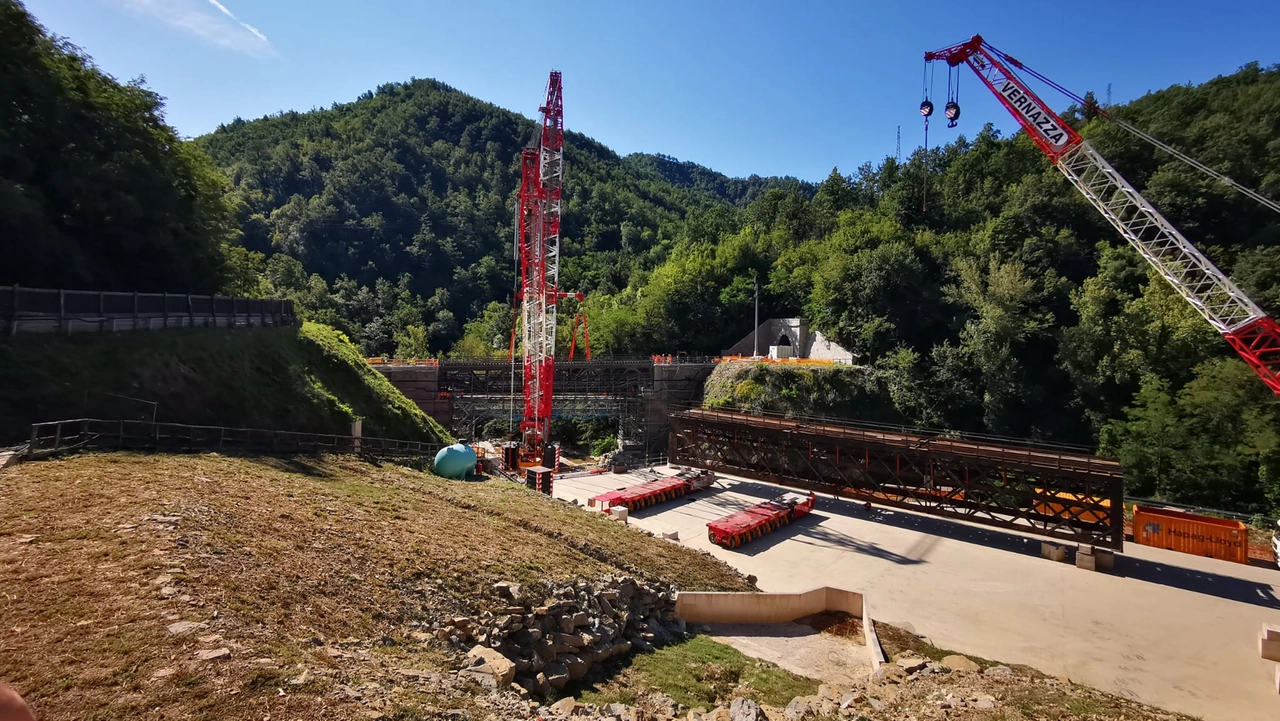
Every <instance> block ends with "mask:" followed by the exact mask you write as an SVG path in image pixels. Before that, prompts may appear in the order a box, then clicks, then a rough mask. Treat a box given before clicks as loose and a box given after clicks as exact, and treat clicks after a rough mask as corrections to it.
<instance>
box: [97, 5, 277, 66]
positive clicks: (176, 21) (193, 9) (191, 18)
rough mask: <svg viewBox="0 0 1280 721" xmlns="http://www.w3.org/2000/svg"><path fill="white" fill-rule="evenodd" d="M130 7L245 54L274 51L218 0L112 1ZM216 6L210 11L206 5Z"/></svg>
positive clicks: (265, 40)
mask: <svg viewBox="0 0 1280 721" xmlns="http://www.w3.org/2000/svg"><path fill="white" fill-rule="evenodd" d="M114 2H116V3H117V4H119V5H123V6H125V7H127V8H129V9H130V10H133V11H135V12H138V13H142V14H145V15H150V16H152V17H154V18H156V19H157V20H160V21H161V22H163V23H165V24H166V25H171V26H173V27H175V28H178V29H180V30H183V31H185V32H189V33H191V34H193V35H196V36H199V37H201V38H204V39H205V40H208V41H209V42H212V43H216V44H218V45H221V46H223V47H226V48H230V49H232V50H235V51H238V52H242V53H245V54H248V55H270V54H272V53H274V52H275V49H274V48H273V47H272V46H271V41H270V40H268V39H267V36H266V35H264V34H263V33H262V32H261V31H260V30H258V29H257V28H255V27H254V26H252V25H250V24H249V23H247V22H245V21H243V20H241V19H240V18H238V17H236V16H235V15H234V14H233V13H232V12H231V11H230V10H228V9H227V7H226V6H225V5H223V4H222V3H220V2H218V0H206V1H205V2H202V1H201V0H114ZM210 5H212V6H213V7H214V8H217V9H218V10H219V11H221V12H219V13H215V12H213V11H212V10H211V9H210V8H209V6H210Z"/></svg>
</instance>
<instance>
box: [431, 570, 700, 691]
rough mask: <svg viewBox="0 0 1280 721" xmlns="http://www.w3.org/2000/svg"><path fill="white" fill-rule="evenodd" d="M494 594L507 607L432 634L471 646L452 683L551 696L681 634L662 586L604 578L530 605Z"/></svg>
mask: <svg viewBox="0 0 1280 721" xmlns="http://www.w3.org/2000/svg"><path fill="white" fill-rule="evenodd" d="M493 590H494V592H495V593H496V594H497V595H498V596H499V598H500V599H501V600H502V601H503V602H505V603H507V604H508V605H507V606H506V607H503V608H500V609H499V610H498V612H497V613H491V612H488V611H486V612H485V613H483V614H482V615H481V617H480V618H478V619H473V618H467V617H465V616H460V617H456V618H454V619H452V621H451V622H450V623H449V624H447V625H444V626H442V627H440V628H439V630H438V631H437V635H438V636H439V638H440V639H441V640H446V641H449V642H450V643H453V644H454V645H456V646H463V647H465V646H466V645H467V644H471V645H472V647H471V649H470V651H468V652H467V656H466V661H465V664H466V665H465V666H464V667H463V668H461V669H460V670H459V671H458V677H459V678H460V679H462V680H469V681H474V682H476V683H478V684H480V685H482V686H485V687H487V688H491V689H504V688H508V687H511V685H512V684H514V685H515V686H514V688H516V689H519V692H520V693H522V695H523V694H528V695H531V696H533V697H536V698H540V699H546V698H550V697H553V696H554V695H555V693H556V692H557V691H559V690H560V689H562V688H564V686H565V684H567V683H569V682H570V681H576V680H578V679H580V678H582V677H583V676H584V675H586V673H587V671H589V670H590V669H591V667H592V666H594V665H595V664H598V663H601V662H603V661H606V660H608V659H610V658H613V657H615V656H619V655H622V654H627V653H631V652H632V651H648V650H651V649H652V647H653V644H655V643H658V644H661V643H665V642H667V641H669V640H671V639H673V638H676V637H679V636H681V635H683V633H684V623H683V622H682V621H679V620H677V619H676V617H675V605H676V604H675V592H674V591H673V590H672V589H671V587H669V586H666V585H664V584H661V583H652V582H645V581H639V580H636V579H634V578H630V577H626V576H623V577H621V578H614V577H612V576H606V577H605V578H604V579H603V580H602V581H600V582H598V583H594V584H593V583H587V582H579V583H575V584H571V585H563V586H558V587H556V588H554V589H552V591H551V593H550V594H549V597H548V598H546V599H544V600H542V601H541V602H538V603H537V604H536V605H535V604H534V603H533V602H532V600H531V599H530V598H529V595H530V594H528V593H526V592H525V590H524V589H523V588H522V587H521V586H520V585H519V584H515V583H499V584H496V585H495V586H494V589H493Z"/></svg>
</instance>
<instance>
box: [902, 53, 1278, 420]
mask: <svg viewBox="0 0 1280 721" xmlns="http://www.w3.org/2000/svg"><path fill="white" fill-rule="evenodd" d="M924 59H925V62H926V63H930V62H933V61H937V60H940V61H943V62H945V63H947V65H948V66H949V68H957V67H958V66H960V65H961V64H965V65H968V66H969V67H970V68H971V69H972V70H973V71H974V72H975V73H976V74H977V75H978V78H979V80H981V81H982V83H983V85H985V86H986V87H987V89H988V90H990V91H991V92H992V93H994V94H995V96H996V99H998V100H999V101H1000V104H1001V105H1003V106H1004V107H1005V109H1007V110H1008V111H1009V112H1010V113H1011V114H1012V115H1013V117H1014V118H1015V119H1016V120H1017V121H1018V123H1019V124H1020V125H1021V126H1022V128H1023V130H1025V131H1026V133H1027V135H1028V136H1029V137H1030V138H1031V140H1032V141H1033V142H1035V144H1036V145H1037V146H1039V148H1040V150H1042V151H1044V154H1045V155H1046V156H1048V157H1049V160H1051V161H1052V162H1053V164H1054V165H1055V166H1057V168H1058V170H1060V171H1062V174H1063V175H1065V176H1067V180H1069V181H1070V182H1071V184H1072V185H1074V186H1075V187H1076V189H1077V190H1079V191H1080V192H1081V194H1083V195H1084V197H1085V198H1086V199H1087V200H1088V201H1089V203H1090V204H1092V205H1093V207H1095V208H1097V209H1098V211H1099V212H1100V213H1102V215H1103V217H1105V218H1106V219H1107V221H1108V222H1110V223H1111V225H1113V226H1115V228H1116V230H1118V231H1119V232H1120V234H1121V235H1122V236H1124V238H1125V239H1126V240H1128V241H1129V243H1130V244H1131V245H1133V247H1134V248H1135V249H1137V251H1138V252H1139V253H1140V254H1141V255H1142V257H1144V258H1146V259H1147V261H1148V262H1149V263H1151V265H1152V266H1153V267H1154V268H1155V269H1156V271H1157V272H1159V273H1160V275H1161V276H1162V277H1163V278H1164V279H1165V280H1167V281H1168V282H1169V284H1170V285H1172V286H1173V288H1174V290H1176V291H1177V292H1178V294H1179V295H1181V296H1182V297H1183V298H1184V299H1186V301H1187V302H1188V303H1190V304H1191V305H1192V306H1194V307H1195V309H1196V310H1197V311H1199V313H1200V314H1201V315H1202V316H1204V317H1205V319H1206V320H1208V321H1209V323H1210V324H1212V325H1213V327H1214V328H1215V329H1216V330H1217V331H1218V332H1219V333H1221V334H1222V337H1223V338H1225V339H1226V340H1227V342H1228V343H1230V344H1231V346H1232V347H1233V348H1234V349H1235V350H1236V352H1237V353H1239V354H1240V357H1241V358H1242V359H1243V360H1244V361H1245V363H1247V364H1248V365H1249V367H1250V368H1252V369H1253V370H1254V372H1255V373H1257V374H1258V376H1259V377H1260V378H1262V381H1263V382H1264V383H1266V384H1267V386H1268V387H1269V388H1271V390H1272V391H1273V392H1274V393H1276V394H1277V395H1280V326H1277V325H1276V322H1275V321H1274V320H1273V319H1272V318H1270V317H1269V316H1268V315H1267V314H1266V313H1265V312H1263V310H1262V309H1261V308H1259V307H1258V305H1257V304H1256V303H1254V302H1253V301H1252V300H1250V299H1249V297H1248V296H1246V295H1245V294H1244V293H1243V292H1242V291H1241V290H1240V289H1239V288H1237V287H1236V285H1235V283H1233V282H1231V279H1230V278H1228V277H1227V276H1226V275H1225V274H1224V273H1223V272H1222V271H1220V270H1218V268H1216V267H1215V266H1214V265H1213V263H1211V262H1210V261H1209V259H1208V258H1206V257H1205V255H1204V254H1203V253H1201V252H1200V250H1199V249H1197V248H1196V247H1195V246H1194V245H1192V244H1191V242H1190V241H1189V240H1187V239H1186V238H1185V237H1183V235H1182V234H1181V233H1179V232H1178V230H1177V229H1176V228H1174V227H1173V225H1171V224H1170V223H1169V221H1168V220H1165V218H1164V216H1162V215H1161V214H1160V212H1159V211H1157V210H1156V209H1155V207H1154V206H1153V205H1151V203H1149V202H1148V201H1147V200H1146V198H1143V197H1142V195H1141V194H1140V193H1138V191H1137V190H1135V189H1134V187H1133V186H1132V185H1130V184H1129V182H1128V181H1127V180H1125V179H1124V178H1123V177H1121V175H1120V173H1118V172H1116V169H1115V168H1113V167H1112V166H1111V164H1110V163H1108V162H1107V161H1106V159H1105V158H1103V157H1102V156H1101V155H1100V154H1099V153H1098V151H1097V150H1095V149H1094V148H1093V146H1091V145H1090V144H1089V142H1088V141H1087V140H1085V139H1084V138H1082V137H1080V134H1079V133H1077V132H1076V131H1075V130H1074V129H1073V128H1072V127H1071V126H1070V125H1068V124H1067V123H1066V122H1064V121H1063V120H1062V118H1061V117H1059V116H1058V115H1057V114H1056V113H1054V112H1053V111H1052V110H1050V109H1049V107H1048V106H1047V105H1046V104H1045V103H1044V101H1042V100H1041V99H1040V98H1039V96H1037V95H1036V94H1035V93H1034V92H1032V91H1031V89H1030V88H1028V87H1027V85H1026V83H1025V82H1023V81H1022V79H1021V78H1020V77H1018V74H1017V73H1018V71H1022V72H1025V73H1027V74H1028V75H1030V76H1032V77H1034V78H1036V79H1038V80H1040V81H1041V82H1044V83H1046V84H1047V85H1049V86H1050V87H1052V88H1054V89H1055V90H1057V91H1059V92H1061V93H1063V94H1064V95H1066V96H1068V97H1070V98H1071V99H1073V100H1074V101H1076V102H1077V103H1080V104H1081V106H1082V107H1086V108H1088V109H1090V110H1092V111H1094V112H1097V113H1098V114H1100V115H1102V116H1103V117H1105V118H1107V119H1108V120H1110V121H1111V122H1113V123H1116V124H1117V125H1120V126H1121V127H1123V128H1124V129H1125V130H1127V131H1129V132H1131V133H1133V134H1135V135H1137V136H1138V137H1140V138H1142V139H1143V140H1145V141H1147V142H1149V143H1152V144H1153V145H1155V146H1156V147H1158V148H1160V149H1161V150H1163V151H1164V152H1166V153H1169V154H1170V155H1172V156H1174V157H1176V158H1178V159H1179V160H1182V161H1183V162H1185V163H1187V164H1189V165H1191V166H1192V167H1194V168H1196V169H1197V170H1199V171H1201V172H1203V173H1206V174H1208V175H1210V176H1212V177H1214V178H1216V179H1217V180H1219V181H1221V182H1223V183H1224V184H1226V185H1228V186H1230V187H1232V188H1234V189H1236V190H1238V191H1240V192H1241V193H1243V194H1245V195H1247V196H1249V197H1250V198H1252V199H1254V200H1256V201H1257V202H1259V203H1261V204H1262V205H1264V206H1266V207H1268V208H1271V209H1272V210H1275V211H1277V212H1280V204H1277V203H1276V202H1275V201H1273V200H1271V199H1269V198H1267V197H1265V196H1263V195H1260V194H1258V193H1257V192H1255V191H1253V190H1250V189H1248V188H1245V187H1243V186H1241V185H1239V184H1238V183H1236V182H1235V181H1233V180H1231V179H1230V178H1228V177H1226V176H1225V175H1222V174H1221V173H1219V172H1217V171H1215V170H1213V169H1212V168H1209V167H1208V166H1206V165H1204V164H1202V163H1200V162H1198V161H1196V160H1195V159H1193V158H1190V157H1188V156H1187V155H1186V154H1185V153H1182V152H1181V151H1179V150H1177V149H1176V148H1173V147H1170V146H1169V145H1167V144H1165V143H1162V142H1161V141H1159V140H1158V139H1156V138H1154V137H1152V136H1151V135H1149V134H1148V133H1145V132H1143V131H1142V130H1140V129H1138V128H1136V127H1134V126H1132V125H1130V124H1128V123H1126V122H1124V121H1123V120H1120V119H1119V118H1115V117H1113V116H1111V115H1110V114H1109V113H1107V112H1106V111H1105V110H1103V109H1102V108H1099V107H1097V105H1096V104H1094V103H1091V102H1089V101H1086V100H1084V99H1083V98H1080V97H1078V96H1076V95H1074V94H1073V93H1071V92H1069V91H1068V90H1066V89H1065V88H1063V87H1062V86H1060V85H1058V84H1057V83H1054V82H1053V81H1052V80H1049V79H1048V78H1046V77H1044V76H1043V75H1041V74H1039V73H1037V72H1035V71H1034V70H1032V69H1030V68H1028V67H1026V66H1025V65H1024V64H1022V63H1021V62H1019V61H1018V60H1016V59H1015V58H1013V57H1012V56H1010V55H1008V54H1006V53H1003V52H1001V51H999V50H997V49H996V48H994V47H992V46H991V45H990V44H989V43H987V42H986V41H984V40H983V39H982V36H981V35H974V36H973V37H972V38H971V39H969V40H967V41H965V42H963V43H958V44H956V45H952V46H950V47H947V48H943V49H941V50H935V51H932V52H928V53H925V56H924ZM927 67H928V66H927V65H926V69H927ZM948 80H950V76H949V75H948ZM957 87H958V79H957ZM927 93H928V89H927V87H926V97H925V99H924V101H923V102H922V103H921V104H920V114H921V115H923V116H924V117H925V124H926V125H925V127H926V132H927V128H928V118H929V116H930V115H932V114H933V103H932V102H931V101H930V100H929V98H928V95H927ZM944 115H945V116H946V118H947V120H948V121H949V123H948V126H949V127H955V123H956V121H957V120H958V119H959V117H960V105H959V102H958V98H957V97H955V96H954V95H952V94H951V84H950V82H948V98H947V103H946V106H945V108H944Z"/></svg>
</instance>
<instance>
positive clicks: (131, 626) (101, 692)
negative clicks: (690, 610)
mask: <svg viewBox="0 0 1280 721" xmlns="http://www.w3.org/2000/svg"><path fill="white" fill-rule="evenodd" d="M618 573H628V574H632V575H639V576H644V577H652V578H655V579H661V580H665V581H668V582H672V583H675V584H676V585H678V586H680V587H683V588H688V589H722V590H748V589H749V588H750V586H749V585H748V584H747V583H746V581H745V580H744V579H743V578H742V577H741V576H740V575H739V574H737V573H736V572H734V571H733V570H732V569H730V568H729V567H728V566H726V565H725V564H723V563H721V562H719V561H716V560H714V559H712V558H711V557H710V556H707V555H706V554H701V553H698V552H695V551H690V550H688V549H684V548H680V547H678V546H675V545H673V544H669V543H666V542H663V541H661V540H657V539H653V538H650V537H648V536H647V535H645V534H643V533H640V532H637V531H636V530H634V529H627V528H624V527H622V526H620V525H619V524H616V523H611V522H609V521H607V520H604V519H603V518H599V517H595V516H592V515H590V514H586V513H583V512H582V511H580V510H579V509H576V508H574V507H572V506H568V505H566V504H563V503H559V502H554V501H550V500H548V499H546V498H545V497H542V496H538V495H537V494H534V493H532V492H530V491H527V490H526V489H524V488H521V487H519V486H516V485H515V484H511V483H508V482H505V481H501V482H498V481H493V482H485V483H457V482H450V481H445V480H443V479H439V478H435V477H433V476H429V475H426V474H422V473H419V472H416V471H413V470H411V469H408V468H404V467H400V466H394V465H376V464H372V463H367V462H363V461H360V460H356V459H352V458H343V457H323V458H316V457H305V458H292V459H279V458H238V457H224V456H219V455H217V454H208V455H196V456H160V455H135V454H86V455H81V456H75V457H71V458H67V459H64V460H53V461H44V462H39V463H30V464H25V465H22V466H19V467H17V468H13V469H9V470H7V471H6V472H5V473H4V474H3V475H0V619H3V622H2V624H3V625H2V626H0V680H4V681H5V682H8V683H10V684H12V685H14V686H15V687H16V688H17V689H18V691H19V692H20V693H22V694H23V695H24V696H25V697H27V699H28V700H29V701H30V702H31V703H32V704H33V706H34V707H35V709H36V711H37V713H38V714H39V716H40V718H42V719H124V718H136V717H140V716H141V715H142V714H144V713H145V714H147V717H149V718H171V719H177V718H209V719H213V718H219V719H222V718H256V719H263V718H267V717H271V718H288V719H328V718H356V717H360V714H362V713H364V714H366V715H368V716H369V717H370V718H373V717H376V716H378V715H380V714H385V715H388V716H391V717H394V716H395V715H396V714H397V713H400V714H402V715H403V714H412V713H419V712H420V713H422V714H426V715H427V716H430V715H431V714H433V713H436V712H440V713H442V712H443V711H444V710H446V709H450V708H461V709H472V710H473V712H476V713H480V714H481V716H483V715H485V714H486V713H488V712H486V711H485V710H484V703H485V702H484V700H483V699H482V698H480V697H478V696H474V695H472V694H470V693H467V692H465V690H460V689H459V688H458V685H457V684H456V683H454V682H453V681H452V679H451V678H450V677H449V676H450V674H449V671H450V669H449V655H448V654H449V651H448V648H447V645H446V644H445V642H442V641H440V640H438V639H437V638H436V636H435V630H436V628H437V625H438V624H439V622H440V621H441V620H443V619H445V618H447V617H449V616H450V615H454V614H471V615H474V614H481V613H484V612H485V611H486V610H496V609H497V608H498V607H499V606H500V605H501V602H500V601H499V600H498V599H497V598H496V597H494V596H493V594H492V593H491V590H490V587H491V586H492V584H493V583H495V582H497V581H504V580H509V581H516V582H519V583H524V584H527V585H528V586H529V587H531V588H535V589H536V588H541V587H543V586H545V584H548V583H554V582H563V581H567V580H570V579H578V578H594V577H600V576H604V575H607V574H618ZM499 715H501V714H499ZM405 717H406V718H408V717H411V716H405Z"/></svg>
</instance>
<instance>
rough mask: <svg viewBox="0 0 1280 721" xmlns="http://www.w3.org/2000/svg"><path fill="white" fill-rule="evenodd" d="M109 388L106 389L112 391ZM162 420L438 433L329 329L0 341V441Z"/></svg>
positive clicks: (440, 433)
mask: <svg viewBox="0 0 1280 721" xmlns="http://www.w3.org/2000/svg"><path fill="white" fill-rule="evenodd" d="M113 394H114V395H113ZM118 396H131V397H133V398H138V399H143V400H147V401H156V402H158V403H159V406H158V409H157V413H156V418H157V420H161V421H171V422H177V423H195V424H206V425H221V426H231V427H239V428H269V429H282V430H297V431H311V432H319V433H348V432H349V431H350V424H351V422H352V421H353V420H356V419H357V418H362V419H364V433H365V435H368V436H382V437H388V438H400V439H407V440H427V441H434V440H439V439H445V438H447V437H448V434H447V433H446V432H445V431H444V429H443V428H441V427H440V426H439V424H437V423H435V421H433V420H431V419H430V418H428V417H427V416H426V415H425V414H424V413H422V411H421V410H420V409H419V408H418V407H417V406H416V405H414V404H413V403H412V402H411V401H409V400H408V399H407V398H405V397H404V395H403V394H401V393H400V392H399V391H397V390H396V389H395V388H394V387H393V386H392V385H391V384H390V383H389V382H388V381H387V380H386V379H385V378H384V377H383V376H382V375H381V374H380V373H378V372H376V371H374V370H373V369H371V368H369V367H368V365H367V364H366V363H365V362H364V359H363V358H361V356H360V353H359V351H358V350H357V349H356V348H355V346H353V345H351V343H350V342H348V341H347V339H346V338H345V337H344V336H343V335H342V334H341V333H338V332H337V331H334V330H333V329H332V328H329V327H327V326H323V325H318V324H315V323H306V324H304V325H303V326H302V327H301V328H280V329H252V330H235V331H230V330H189V331H166V332H161V333H127V334H120V335H84V336H74V337H71V338H63V337H56V336H19V337H17V338H6V339H4V340H3V341H0V443H2V442H5V441H15V440H21V439H22V438H23V437H25V436H26V435H27V434H28V433H29V426H30V424H31V423H33V422H38V421H48V420H62V419H66V418H84V417H96V418H149V417H150V414H151V409H150V406H149V405H147V404H144V403H139V402H137V401H131V400H126V399H123V398H119V397H118Z"/></svg>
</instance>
